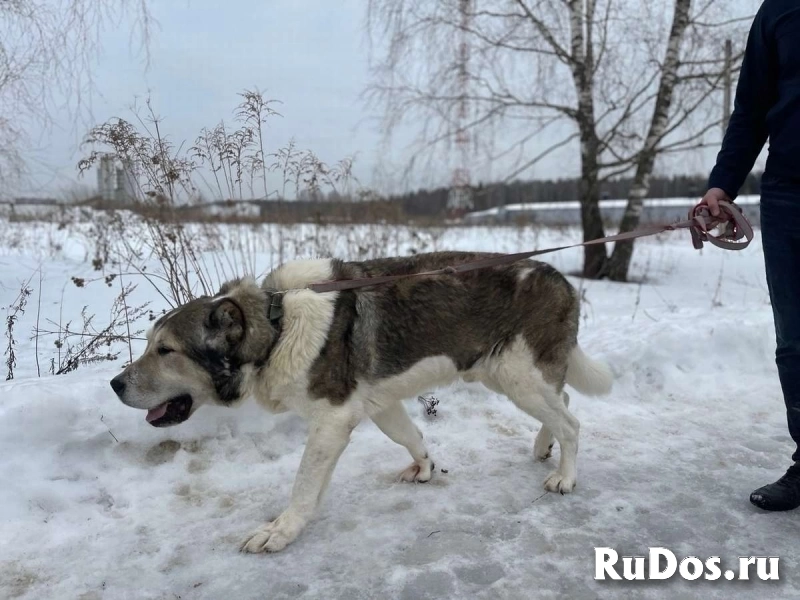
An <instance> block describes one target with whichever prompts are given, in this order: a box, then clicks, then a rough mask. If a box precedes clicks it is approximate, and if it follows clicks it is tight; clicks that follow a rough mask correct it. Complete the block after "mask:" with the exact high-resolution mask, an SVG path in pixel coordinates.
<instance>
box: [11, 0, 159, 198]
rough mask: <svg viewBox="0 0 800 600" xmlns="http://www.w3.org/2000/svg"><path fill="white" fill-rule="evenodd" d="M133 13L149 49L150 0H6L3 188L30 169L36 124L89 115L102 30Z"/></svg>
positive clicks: (139, 35)
mask: <svg viewBox="0 0 800 600" xmlns="http://www.w3.org/2000/svg"><path fill="white" fill-rule="evenodd" d="M125 16H129V17H131V18H132V20H133V26H132V31H129V32H121V33H122V35H126V36H131V35H133V36H134V39H138V40H139V41H140V42H141V44H142V49H143V51H144V55H145V56H146V53H147V43H148V40H149V36H150V29H151V26H152V19H151V16H150V13H149V11H148V0H0V186H2V187H0V195H1V194H2V193H3V191H4V190H7V189H8V188H9V187H10V186H11V185H12V184H13V183H17V182H18V181H19V180H20V179H21V177H22V176H23V175H24V174H25V172H26V163H25V151H26V150H27V149H28V146H29V144H30V136H29V134H30V131H31V130H32V129H35V128H36V129H41V128H43V127H47V126H48V125H51V124H52V115H53V113H54V112H55V110H57V109H63V108H64V106H66V107H67V108H68V109H69V110H70V111H71V113H72V115H73V116H75V117H78V116H80V115H82V114H85V113H84V111H85V109H86V108H87V106H88V103H89V102H90V97H91V94H92V92H93V91H94V88H95V82H94V79H93V75H92V73H93V67H94V63H95V60H96V58H97V56H98V55H99V52H100V50H101V48H100V36H101V34H102V32H103V31H104V30H106V29H107V28H110V27H112V26H114V25H117V24H118V23H119V21H120V20H121V19H122V18H123V17H125Z"/></svg>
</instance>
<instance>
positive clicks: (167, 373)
mask: <svg viewBox="0 0 800 600" xmlns="http://www.w3.org/2000/svg"><path fill="white" fill-rule="evenodd" d="M267 303H268V295H267V294H266V293H265V292H264V291H262V290H261V289H260V288H259V287H258V286H256V285H255V283H254V282H250V281H235V282H232V283H229V284H226V285H225V286H223V288H222V290H220V293H219V294H218V295H217V296H214V297H203V298H198V299H196V300H192V301H191V302H188V303H186V304H184V305H182V306H179V307H178V308H176V309H175V310H173V311H171V312H169V313H167V314H166V315H164V316H163V317H162V318H161V319H159V320H158V321H156V323H155V326H154V327H153V328H152V329H151V330H150V331H149V332H148V335H147V348H146V349H145V351H144V354H142V356H141V357H139V358H138V359H137V360H135V361H134V362H133V363H131V364H130V365H128V367H127V368H126V369H125V370H124V371H123V372H122V373H120V374H119V375H117V376H116V377H114V379H112V380H111V387H112V388H113V389H114V392H115V393H116V394H117V396H118V397H119V399H120V400H121V401H122V402H123V403H124V404H127V405H128V406H132V407H133V408H141V409H145V410H147V417H146V418H147V421H148V422H149V423H150V424H151V425H154V426H155V427H166V426H169V425H176V424H178V423H182V422H183V421H185V420H186V419H188V418H189V417H190V416H191V415H192V414H193V413H194V412H195V411H196V410H197V409H198V408H199V407H200V406H201V405H203V404H208V403H211V404H221V405H223V406H230V405H231V404H233V403H234V402H236V401H237V400H240V399H241V397H242V394H243V391H244V383H245V381H244V379H245V370H246V367H247V365H256V366H258V365H260V364H263V362H264V361H266V358H267V357H268V355H269V352H270V350H271V348H272V346H273V345H274V344H275V341H276V339H277V331H276V330H275V329H274V328H273V327H272V325H271V324H270V321H269V318H268V316H267Z"/></svg>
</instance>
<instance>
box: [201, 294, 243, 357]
mask: <svg viewBox="0 0 800 600" xmlns="http://www.w3.org/2000/svg"><path fill="white" fill-rule="evenodd" d="M208 328H209V330H210V333H211V340H212V344H213V345H214V346H217V347H218V348H219V349H220V350H223V351H228V350H232V349H233V348H234V347H236V346H238V345H239V344H240V343H241V342H242V339H243V338H244V313H243V312H242V309H241V308H240V307H239V305H238V304H236V302H234V301H233V300H231V299H230V298H223V299H222V300H218V301H217V302H216V303H215V304H214V306H212V308H211V314H210V315H209V317H208Z"/></svg>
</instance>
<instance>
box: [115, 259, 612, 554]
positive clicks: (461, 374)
mask: <svg viewBox="0 0 800 600" xmlns="http://www.w3.org/2000/svg"><path fill="white" fill-rule="evenodd" d="M487 256H490V255H488V254H475V253H461V252H442V253H432V254H421V255H416V256H413V257H408V258H389V259H380V260H373V261H365V262H342V261H339V260H329V259H324V260H300V261H294V262H291V263H288V264H286V265H284V266H282V267H280V268H278V269H276V270H275V271H273V272H272V273H271V274H270V275H268V276H267V277H266V278H265V280H264V282H263V283H262V285H261V286H259V285H257V284H256V283H255V282H254V281H252V280H236V281H231V282H228V283H226V284H225V285H224V286H223V287H222V289H221V290H220V291H219V293H218V294H217V295H216V296H214V297H204V298H198V299H196V300H193V301H191V302H188V303H187V304H185V305H183V306H180V307H178V308H176V309H175V310H173V311H171V312H170V313H168V314H166V315H165V316H163V317H162V318H161V319H159V320H158V321H157V322H156V323H155V326H154V327H153V329H152V330H151V331H150V332H149V334H148V343H147V348H146V350H145V352H144V354H143V355H142V356H141V357H140V358H139V359H138V360H136V361H135V362H133V363H132V364H131V365H129V366H128V367H127V368H126V369H125V370H124V371H123V372H122V373H121V374H120V375H118V376H117V377H115V378H114V379H113V380H112V382H111V385H112V387H113V389H114V391H115V392H116V394H117V395H118V396H119V398H120V400H122V402H124V403H125V404H127V405H128V406H132V407H134V408H139V409H145V410H147V420H148V421H149V422H150V423H151V424H152V425H154V426H156V427H164V426H168V425H175V424H177V423H181V422H183V421H185V420H186V419H188V418H189V417H190V416H191V415H192V414H193V413H194V412H195V411H196V410H197V409H198V408H199V407H200V406H201V405H202V404H204V403H214V404H221V405H224V406H231V405H234V404H236V403H237V402H238V401H240V400H241V399H243V398H246V397H248V396H253V397H254V398H255V399H256V400H257V401H258V402H259V403H260V404H261V405H262V406H264V407H265V408H267V409H268V410H270V411H273V412H283V411H286V410H293V411H295V412H297V413H298V414H300V415H301V416H303V417H304V418H305V419H307V420H308V422H309V433H308V440H307V442H306V447H305V451H304V453H303V458H302V460H301V461H300V467H299V470H298V473H297V477H296V480H295V483H294V488H293V490H292V496H291V501H290V502H289V506H288V508H287V509H286V510H285V511H284V512H283V513H282V514H281V515H280V516H279V517H278V518H277V519H275V520H274V521H272V522H271V523H267V524H265V525H263V526H261V527H260V528H258V529H256V530H255V531H254V532H253V533H252V534H251V535H250V536H248V537H247V539H246V540H245V541H244V543H243V544H242V550H244V551H246V552H265V551H269V552H275V551H278V550H281V549H283V548H284V547H286V545H287V544H289V543H291V542H292V541H293V540H294V539H295V538H296V537H297V536H298V535H299V533H300V532H301V531H302V530H303V528H304V527H305V526H306V524H307V523H308V522H309V521H310V520H311V518H312V517H313V515H314V512H315V510H316V509H317V506H318V505H319V503H320V499H321V497H322V496H323V493H324V491H325V489H326V487H327V485H328V482H329V481H330V478H331V475H332V473H333V469H334V467H335V466H336V462H337V460H338V459H339V456H340V455H341V454H342V452H343V451H344V449H345V448H346V447H347V444H348V442H349V440H350V433H351V432H352V431H353V429H354V428H355V427H356V425H358V423H359V422H360V421H361V420H362V419H364V418H365V417H368V418H370V419H372V420H373V421H374V422H375V424H376V425H377V426H378V427H379V428H380V429H381V431H383V432H384V433H385V434H386V435H387V436H389V438H390V439H392V440H394V441H395V442H396V443H398V444H401V445H402V446H405V447H406V448H407V449H408V451H409V453H410V454H411V458H412V459H413V461H414V462H413V463H412V464H411V465H410V466H409V467H408V468H407V469H405V470H404V471H403V472H402V473H401V475H400V477H401V478H402V479H403V480H405V481H417V482H425V481H428V480H430V478H431V476H432V473H433V468H434V465H433V460H432V459H431V457H430V455H429V454H428V451H427V449H426V448H425V444H424V443H423V440H422V434H421V433H420V432H419V430H418V429H417V428H416V427H415V426H414V424H413V423H412V422H411V420H410V419H409V417H408V414H407V413H406V411H405V408H404V406H403V403H402V402H401V401H402V400H403V399H405V398H412V397H414V396H415V395H417V394H420V393H422V392H424V391H427V390H430V389H431V388H434V387H436V386H441V385H446V384H448V383H450V382H452V381H454V380H456V379H458V378H462V379H464V380H466V381H478V382H481V383H483V384H484V385H485V386H486V387H488V388H489V389H491V390H493V391H495V392H497V393H499V394H503V395H505V396H507V397H508V398H509V399H510V400H511V401H512V402H514V404H516V405H517V406H518V407H519V408H521V409H522V410H523V411H525V412H526V413H528V414H529V415H531V416H532V417H535V418H536V419H538V420H539V421H541V422H542V428H541V430H540V431H539V433H538V435H537V436H536V440H535V442H534V446H533V452H534V456H535V457H536V458H538V459H541V460H544V459H545V458H547V457H549V456H550V451H551V448H552V446H553V438H555V439H556V440H558V442H559V445H560V448H561V457H560V463H559V465H558V468H557V469H556V470H555V471H554V472H553V473H551V474H550V476H549V477H547V479H546V480H545V482H544V487H545V488H546V489H547V490H550V491H553V492H561V493H568V492H571V491H572V489H573V488H574V487H575V481H576V475H577V473H576V466H575V460H576V454H577V450H578V429H579V424H578V421H577V419H576V418H575V417H574V416H573V415H572V414H570V412H569V410H568V409H567V405H568V401H569V397H568V396H567V394H566V392H565V391H564V385H565V384H569V385H571V386H572V387H573V388H575V389H576V390H578V391H580V392H582V393H584V394H589V395H600V394H606V393H608V392H610V390H611V380H612V377H611V373H610V371H609V369H608V367H606V366H605V365H603V364H601V363H598V362H595V361H593V360H591V359H590V358H588V357H587V356H586V355H585V354H584V353H583V351H582V350H581V348H580V347H579V346H578V343H577V334H578V318H579V301H578V298H577V295H576V293H575V289H574V288H573V287H572V286H571V285H570V283H569V282H568V281H567V280H566V279H565V278H564V277H563V276H562V275H561V274H560V273H559V272H558V271H556V270H555V269H554V268H553V267H551V266H549V265H547V264H544V263H540V262H536V261H530V260H529V261H521V262H518V263H515V264H511V265H502V266H494V267H490V268H484V269H478V270H474V271H469V272H466V273H461V274H443V275H435V276H430V277H427V276H426V277H418V278H408V279H400V280H396V281H394V282H392V283H388V284H382V285H377V286H372V287H363V288H358V289H353V290H348V291H337V292H328V293H316V292H314V291H311V290H309V289H304V288H305V287H306V286H308V285H309V284H310V283H314V282H319V281H326V280H340V279H355V278H364V277H377V276H381V275H401V274H410V273H419V272H423V271H430V270H434V269H441V268H443V267H447V266H453V265H458V264H463V263H467V262H470V261H474V260H478V259H481V258H486V257H487Z"/></svg>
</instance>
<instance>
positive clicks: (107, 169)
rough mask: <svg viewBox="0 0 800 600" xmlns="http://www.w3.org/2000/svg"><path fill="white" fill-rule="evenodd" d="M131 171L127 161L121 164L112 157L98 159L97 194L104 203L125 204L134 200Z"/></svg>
mask: <svg viewBox="0 0 800 600" xmlns="http://www.w3.org/2000/svg"><path fill="white" fill-rule="evenodd" d="M135 183H136V182H135V179H134V176H133V169H132V168H131V165H130V163H129V162H128V161H123V162H122V163H121V164H120V163H119V162H118V161H116V160H115V158H114V157H113V156H110V155H105V156H101V157H100V162H99V163H98V165H97V193H98V195H99V196H100V198H102V199H103V201H104V202H117V203H119V204H126V203H128V202H133V201H134V200H135V199H136V186H135Z"/></svg>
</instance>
